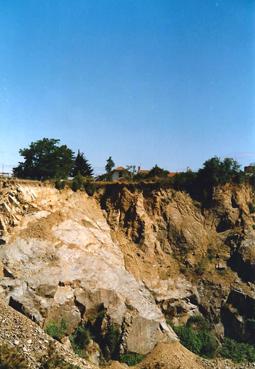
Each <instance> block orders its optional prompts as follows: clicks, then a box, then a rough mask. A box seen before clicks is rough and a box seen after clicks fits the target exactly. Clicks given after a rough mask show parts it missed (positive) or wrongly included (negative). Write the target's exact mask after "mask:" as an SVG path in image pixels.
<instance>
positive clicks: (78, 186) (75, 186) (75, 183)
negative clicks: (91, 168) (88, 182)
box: [71, 172, 84, 192]
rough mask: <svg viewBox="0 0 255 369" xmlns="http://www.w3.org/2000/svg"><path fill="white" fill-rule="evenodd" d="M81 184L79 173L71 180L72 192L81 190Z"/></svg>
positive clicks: (81, 179)
mask: <svg viewBox="0 0 255 369" xmlns="http://www.w3.org/2000/svg"><path fill="white" fill-rule="evenodd" d="M83 184H84V178H83V176H82V175H81V173H80V172H78V173H77V175H76V176H75V177H74V179H73V180H72V185H71V187H72V190H73V191H75V192H76V191H78V190H80V189H82V188H83Z"/></svg>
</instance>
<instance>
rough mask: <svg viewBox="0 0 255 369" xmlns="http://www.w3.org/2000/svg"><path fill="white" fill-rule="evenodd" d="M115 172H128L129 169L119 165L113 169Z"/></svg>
mask: <svg viewBox="0 0 255 369" xmlns="http://www.w3.org/2000/svg"><path fill="white" fill-rule="evenodd" d="M113 172H128V170H127V169H126V168H124V167H117V168H114V169H113Z"/></svg>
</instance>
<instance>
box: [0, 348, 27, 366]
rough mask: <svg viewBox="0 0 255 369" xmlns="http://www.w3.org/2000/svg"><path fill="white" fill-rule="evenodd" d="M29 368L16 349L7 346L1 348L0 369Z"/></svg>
mask: <svg viewBox="0 0 255 369" xmlns="http://www.w3.org/2000/svg"><path fill="white" fill-rule="evenodd" d="M28 366H29V365H28V363H27V362H26V360H25V359H24V358H23V357H22V356H21V354H20V353H19V351H18V350H17V349H16V348H13V347H10V346H8V345H6V344H2V345H1V346H0V369H26V368H28Z"/></svg>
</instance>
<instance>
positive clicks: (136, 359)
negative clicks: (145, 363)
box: [120, 352, 144, 366]
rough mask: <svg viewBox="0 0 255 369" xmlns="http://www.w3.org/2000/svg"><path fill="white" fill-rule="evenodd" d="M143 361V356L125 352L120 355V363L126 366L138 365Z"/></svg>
mask: <svg viewBox="0 0 255 369" xmlns="http://www.w3.org/2000/svg"><path fill="white" fill-rule="evenodd" d="M143 359H144V355H141V354H137V353H135V352H127V353H126V354H121V355H120V362H121V363H125V364H127V365H128V366H133V365H136V364H139V363H140V362H141V361H142V360H143Z"/></svg>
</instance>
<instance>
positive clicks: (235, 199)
mask: <svg viewBox="0 0 255 369" xmlns="http://www.w3.org/2000/svg"><path fill="white" fill-rule="evenodd" d="M254 204H255V196H254V192H253V190H252V188H251V187H249V186H229V185H227V186H224V187H219V188H216V189H215V192H214V197H213V200H212V205H211V207H210V208H206V209H205V208H202V206H201V204H200V203H198V202H196V201H194V200H192V199H191V198H190V196H188V195H187V194H185V193H182V192H177V191H174V190H173V189H170V188H163V187H162V186H160V185H156V184H154V185H152V184H140V185H125V184H114V185H109V186H107V185H105V186H103V187H102V188H100V189H99V190H98V191H97V192H96V194H95V195H94V197H93V198H92V197H88V196H87V195H86V194H85V193H82V192H77V193H74V192H72V191H71V190H67V189H66V190H63V191H57V190H55V189H54V188H52V187H50V186H42V185H36V184H24V183H23V184H22V183H20V184H15V183H14V184H8V185H4V186H2V188H0V209H1V219H0V237H1V246H0V296H1V297H2V299H4V300H5V301H6V302H7V303H8V304H9V305H11V306H12V307H14V308H15V309H17V310H19V311H20V312H22V313H23V314H25V315H27V316H28V317H30V318H31V319H32V320H34V321H35V322H37V323H38V324H39V325H40V326H42V327H45V326H47V325H48V324H50V323H51V322H54V321H61V320H64V321H66V322H67V323H68V324H67V328H66V334H71V333H72V332H73V331H74V330H75V328H76V327H77V326H78V325H79V324H81V323H84V322H86V323H88V322H89V323H91V322H92V323H93V322H95V321H97V318H98V316H99V315H100V314H102V312H103V314H104V315H103V318H102V321H101V323H102V324H101V327H102V329H104V330H107V329H108V328H109V327H110V326H112V325H114V327H118V330H119V333H120V340H119V344H120V349H121V351H122V352H126V351H131V352H137V353H141V354H147V353H148V352H151V351H152V349H153V348H154V347H155V346H156V344H157V343H159V342H162V341H163V342H165V341H171V340H173V341H175V340H176V336H175V334H174V332H173V331H172V330H171V328H169V326H168V325H167V324H166V321H165V317H166V318H168V319H170V320H171V321H172V322H173V323H175V324H179V323H185V322H186V321H187V320H188V319H189V317H190V316H192V315H195V314H198V313H202V314H203V315H205V316H206V317H207V318H208V319H209V320H210V322H211V323H212V325H213V326H214V328H215V331H216V333H217V335H218V336H219V337H222V336H223V335H224V333H225V334H227V335H229V336H231V337H233V338H235V339H239V340H248V341H252V336H254V331H253V329H254V328H253V323H252V320H253V319H254V316H255V315H253V314H254V311H255V309H254V310H253V306H254V301H255V299H254V291H255V285H254V280H255V279H254V271H255V267H254V265H255V258H254V257H255V256H254V255H255V252H254V247H255V246H254V245H255V231H254V224H255V214H254V213H253V210H254V209H255V206H254ZM247 311H248V312H249V313H247ZM92 323H91V324H92ZM230 326H231V327H232V328H231V329H229V327H230ZM94 344H95V343H94ZM92 346H93V343H92ZM93 350H94V349H93ZM93 350H92V351H93ZM97 354H98V352H96V350H94V351H93V355H94V356H95V357H96V356H97ZM95 360H96V359H95Z"/></svg>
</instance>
